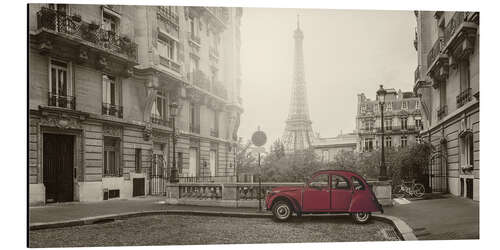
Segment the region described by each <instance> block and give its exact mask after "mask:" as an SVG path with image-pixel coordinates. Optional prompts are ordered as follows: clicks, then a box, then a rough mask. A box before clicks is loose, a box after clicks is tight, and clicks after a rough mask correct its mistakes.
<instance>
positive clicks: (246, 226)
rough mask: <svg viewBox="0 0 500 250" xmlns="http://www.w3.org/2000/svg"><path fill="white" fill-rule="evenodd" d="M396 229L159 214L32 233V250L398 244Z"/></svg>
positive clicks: (344, 221)
mask: <svg viewBox="0 0 500 250" xmlns="http://www.w3.org/2000/svg"><path fill="white" fill-rule="evenodd" d="M391 231H392V232H394V231H393V228H392V227H391V226H390V225H388V224H386V223H383V222H380V221H375V220H373V221H372V222H371V223H369V224H366V225H358V224H354V223H353V222H352V219H351V218H350V217H349V216H334V217H302V218H294V219H293V220H291V221H290V222H288V223H277V222H274V221H272V220H271V219H269V218H234V217H214V216H188V215H180V216H179V215H158V216H145V217H136V218H130V219H126V220H117V221H113V222H107V223H101V224H94V225H86V226H77V227H68V228H59V229H44V230H35V231H31V232H30V235H29V239H30V247H83V246H86V247H91V246H134V245H135V246H138V245H187V244H238V243H297V242H339V241H383V240H397V239H395V238H391V237H388V235H391V234H392V233H390V232H391Z"/></svg>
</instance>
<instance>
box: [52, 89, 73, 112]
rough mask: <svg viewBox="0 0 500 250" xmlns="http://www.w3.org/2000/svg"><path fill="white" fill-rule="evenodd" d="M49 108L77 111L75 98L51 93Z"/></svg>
mask: <svg viewBox="0 0 500 250" xmlns="http://www.w3.org/2000/svg"><path fill="white" fill-rule="evenodd" d="M48 104H49V106H54V107H60V108H68V109H75V104H76V102H75V97H74V96H68V95H57V94H54V93H52V92H49V102H48Z"/></svg>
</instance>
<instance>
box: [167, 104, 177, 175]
mask: <svg viewBox="0 0 500 250" xmlns="http://www.w3.org/2000/svg"><path fill="white" fill-rule="evenodd" d="M169 107H170V117H171V119H172V129H173V134H172V152H173V164H172V170H171V172H170V176H171V177H172V178H171V179H170V182H172V183H177V182H179V178H178V176H177V166H176V165H177V161H176V160H175V144H176V143H177V138H176V132H175V116H176V115H177V108H178V106H177V103H176V102H172V103H171V104H170V105H169Z"/></svg>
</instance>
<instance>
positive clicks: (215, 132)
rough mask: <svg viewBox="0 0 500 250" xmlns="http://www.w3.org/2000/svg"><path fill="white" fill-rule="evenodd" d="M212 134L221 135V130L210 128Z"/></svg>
mask: <svg viewBox="0 0 500 250" xmlns="http://www.w3.org/2000/svg"><path fill="white" fill-rule="evenodd" d="M210 136H213V137H219V130H217V129H210Z"/></svg>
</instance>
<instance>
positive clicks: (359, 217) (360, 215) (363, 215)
mask: <svg viewBox="0 0 500 250" xmlns="http://www.w3.org/2000/svg"><path fill="white" fill-rule="evenodd" d="M351 216H352V218H353V219H354V222H356V223H358V224H365V223H368V222H369V221H370V219H371V217H372V214H371V213H368V212H356V213H351Z"/></svg>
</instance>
